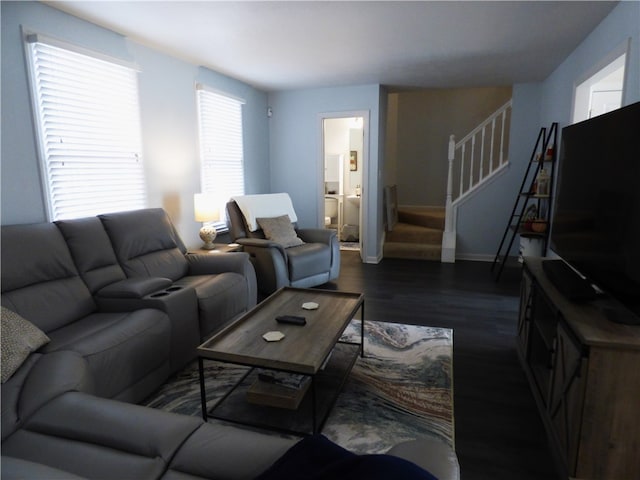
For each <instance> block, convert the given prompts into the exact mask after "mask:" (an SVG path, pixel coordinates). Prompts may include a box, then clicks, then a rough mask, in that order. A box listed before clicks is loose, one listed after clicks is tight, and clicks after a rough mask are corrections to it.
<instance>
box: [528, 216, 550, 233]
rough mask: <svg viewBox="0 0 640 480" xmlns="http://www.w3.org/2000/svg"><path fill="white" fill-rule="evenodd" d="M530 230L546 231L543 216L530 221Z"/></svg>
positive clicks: (545, 222)
mask: <svg viewBox="0 0 640 480" xmlns="http://www.w3.org/2000/svg"><path fill="white" fill-rule="evenodd" d="M531 230H532V231H534V232H536V233H544V232H546V231H547V221H546V220H545V219H544V218H536V219H534V220H533V221H532V222H531Z"/></svg>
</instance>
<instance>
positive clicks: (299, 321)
mask: <svg viewBox="0 0 640 480" xmlns="http://www.w3.org/2000/svg"><path fill="white" fill-rule="evenodd" d="M276 322H278V323H290V324H291V325H306V324H307V320H306V319H305V318H304V317H299V316H297V315H280V316H279V317H276Z"/></svg>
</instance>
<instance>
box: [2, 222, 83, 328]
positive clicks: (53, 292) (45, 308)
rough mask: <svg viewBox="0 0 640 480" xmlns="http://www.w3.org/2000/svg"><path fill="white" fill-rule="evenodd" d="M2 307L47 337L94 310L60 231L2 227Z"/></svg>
mask: <svg viewBox="0 0 640 480" xmlns="http://www.w3.org/2000/svg"><path fill="white" fill-rule="evenodd" d="M1 252H2V305H4V306H6V307H7V308H9V309H10V310H12V311H14V312H16V313H18V314H20V315H22V316H23V317H24V318H26V319H28V320H29V321H30V322H31V323H33V324H34V325H36V326H37V327H38V328H39V329H40V330H42V331H44V332H45V333H49V332H50V331H51V330H54V329H56V328H60V327H62V326H64V325H66V324H68V323H72V322H73V321H75V320H77V319H79V318H82V317H83V316H85V315H88V314H89V313H91V312H93V311H94V310H95V309H96V305H95V302H94V301H93V298H92V296H91V293H90V292H89V290H88V288H87V286H86V285H85V283H84V282H83V281H82V279H81V278H80V276H79V274H78V271H77V270H76V267H75V265H74V263H73V260H72V258H71V254H70V252H69V249H68V248H67V245H66V243H65V241H64V238H63V237H62V234H61V233H60V231H59V230H58V228H57V227H56V226H55V225H54V224H52V223H42V224H32V225H9V226H3V227H2V249H1Z"/></svg>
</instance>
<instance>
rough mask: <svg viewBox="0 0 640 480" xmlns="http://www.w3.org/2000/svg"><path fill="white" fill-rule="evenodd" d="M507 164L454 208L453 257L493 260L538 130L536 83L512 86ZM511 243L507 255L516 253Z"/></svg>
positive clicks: (515, 247) (538, 116) (538, 93)
mask: <svg viewBox="0 0 640 480" xmlns="http://www.w3.org/2000/svg"><path fill="white" fill-rule="evenodd" d="M512 101H513V103H512V105H513V109H512V114H511V134H510V138H509V167H508V170H507V171H506V172H505V173H504V174H502V175H501V176H499V177H497V178H496V179H495V180H494V181H493V183H492V184H491V185H489V186H487V188H485V189H484V190H482V191H480V192H479V193H478V194H477V195H475V196H473V197H472V198H471V199H470V200H469V201H467V202H465V203H463V204H461V205H460V206H459V208H458V229H457V245H456V247H457V248H456V256H457V257H458V258H461V259H468V260H493V257H494V255H495V253H496V250H497V249H498V245H499V244H500V240H501V239H502V235H503V234H504V230H505V228H506V226H507V222H508V220H509V216H510V215H511V211H512V209H513V204H514V202H515V200H516V196H517V195H518V194H519V189H520V185H521V184H522V177H523V176H524V172H525V171H526V168H527V165H528V163H529V159H530V158H531V152H532V150H533V147H534V145H535V142H536V138H537V136H538V133H539V131H540V127H541V126H543V125H541V124H540V85H539V84H518V85H514V87H513V96H512ZM518 248H519V245H518V243H517V241H516V242H514V245H513V246H512V249H511V254H517V252H518Z"/></svg>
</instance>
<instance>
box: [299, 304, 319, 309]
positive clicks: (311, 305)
mask: <svg viewBox="0 0 640 480" xmlns="http://www.w3.org/2000/svg"><path fill="white" fill-rule="evenodd" d="M319 306H320V305H318V304H317V303H316V302H306V303H303V304H302V308H304V309H305V310H316V309H317V308H318V307H319Z"/></svg>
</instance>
